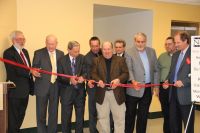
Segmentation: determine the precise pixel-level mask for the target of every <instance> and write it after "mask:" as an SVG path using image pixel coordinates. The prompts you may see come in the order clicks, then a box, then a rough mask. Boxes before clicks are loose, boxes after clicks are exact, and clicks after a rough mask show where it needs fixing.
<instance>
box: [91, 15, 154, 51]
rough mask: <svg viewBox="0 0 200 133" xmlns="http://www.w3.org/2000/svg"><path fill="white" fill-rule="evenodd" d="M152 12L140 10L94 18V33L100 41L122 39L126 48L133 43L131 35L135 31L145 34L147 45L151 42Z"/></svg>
mask: <svg viewBox="0 0 200 133" xmlns="http://www.w3.org/2000/svg"><path fill="white" fill-rule="evenodd" d="M152 30H153V12H152V11H140V12H136V13H130V14H124V15H117V16H111V17H103V18H95V19H94V31H93V33H94V35H96V36H98V37H99V38H100V39H101V41H102V42H103V41H106V40H108V41H112V42H114V41H115V40H116V39H124V40H125V41H126V43H127V48H128V47H130V46H131V45H132V44H133V36H134V34H135V33H137V32H144V33H145V34H146V35H147V45H148V46H151V45H152V44H151V43H152Z"/></svg>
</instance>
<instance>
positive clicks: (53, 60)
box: [50, 53, 57, 83]
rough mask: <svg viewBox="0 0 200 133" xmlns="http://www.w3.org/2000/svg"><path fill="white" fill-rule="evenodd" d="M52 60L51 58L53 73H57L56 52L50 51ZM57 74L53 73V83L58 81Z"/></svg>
mask: <svg viewBox="0 0 200 133" xmlns="http://www.w3.org/2000/svg"><path fill="white" fill-rule="evenodd" d="M50 60H51V67H52V73H56V63H55V59H54V53H50ZM56 78H57V76H56V75H51V83H54V82H55V81H56Z"/></svg>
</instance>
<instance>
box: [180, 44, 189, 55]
mask: <svg viewBox="0 0 200 133" xmlns="http://www.w3.org/2000/svg"><path fill="white" fill-rule="evenodd" d="M188 48H189V45H188V46H187V48H185V49H184V50H183V51H181V52H183V54H184V55H185V53H186V51H187V50H188Z"/></svg>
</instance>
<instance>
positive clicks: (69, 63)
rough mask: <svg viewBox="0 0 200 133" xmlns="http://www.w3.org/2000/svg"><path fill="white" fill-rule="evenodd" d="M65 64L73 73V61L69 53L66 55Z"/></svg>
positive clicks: (70, 72)
mask: <svg viewBox="0 0 200 133" xmlns="http://www.w3.org/2000/svg"><path fill="white" fill-rule="evenodd" d="M65 65H66V67H65V69H67V71H68V72H69V74H70V75H72V67H71V61H70V58H69V54H67V55H66V64H65Z"/></svg>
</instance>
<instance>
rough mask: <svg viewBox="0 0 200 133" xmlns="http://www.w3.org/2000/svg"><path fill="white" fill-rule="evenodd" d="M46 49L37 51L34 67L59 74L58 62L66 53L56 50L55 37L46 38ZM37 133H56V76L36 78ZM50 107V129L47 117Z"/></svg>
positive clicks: (42, 75)
mask: <svg viewBox="0 0 200 133" xmlns="http://www.w3.org/2000/svg"><path fill="white" fill-rule="evenodd" d="M45 43H46V47H45V48H42V49H39V50H36V51H35V53H34V58H33V67H34V68H39V69H42V70H46V71H49V72H54V73H56V72H57V67H58V65H57V61H58V60H59V59H60V58H61V57H62V56H64V53H63V52H62V51H60V50H57V49H56V46H57V38H56V37H55V36H54V35H48V36H47V37H46V42H45ZM35 77H36V79H35V94H36V113H37V132H38V133H56V132H57V116H58V83H57V81H56V78H57V77H56V76H55V75H48V74H43V73H41V74H40V75H37V76H35ZM47 107H48V127H47V126H46V115H47Z"/></svg>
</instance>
